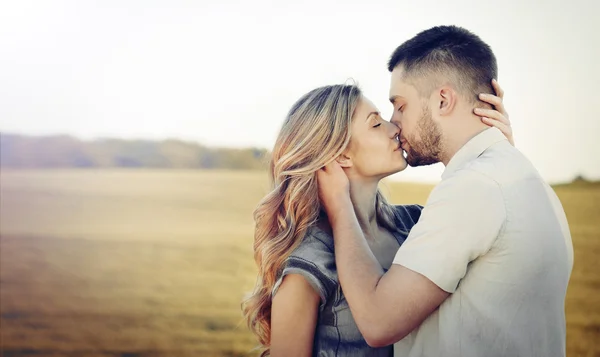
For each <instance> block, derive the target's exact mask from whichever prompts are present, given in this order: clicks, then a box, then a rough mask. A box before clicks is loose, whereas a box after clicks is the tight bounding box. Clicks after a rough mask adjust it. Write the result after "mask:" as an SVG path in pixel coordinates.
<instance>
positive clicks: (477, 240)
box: [394, 128, 573, 357]
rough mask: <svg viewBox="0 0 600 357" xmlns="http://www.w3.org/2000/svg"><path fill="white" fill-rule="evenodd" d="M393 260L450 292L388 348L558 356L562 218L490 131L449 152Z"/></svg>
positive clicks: (533, 175)
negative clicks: (445, 163) (416, 220)
mask: <svg viewBox="0 0 600 357" xmlns="http://www.w3.org/2000/svg"><path fill="white" fill-rule="evenodd" d="M394 264H400V265H402V266H404V267H406V268H408V269H411V270H413V271H415V272H417V273H420V274H422V275H424V276H425V277H427V278H428V279H429V280H431V281H432V282H433V283H435V284H436V285H438V286H439V287H440V288H441V289H443V290H445V291H447V292H450V293H452V294H451V295H450V296H449V297H448V298H447V299H446V300H445V301H444V302H443V303H442V304H441V305H440V307H439V309H437V310H436V311H435V312H434V313H433V314H432V315H431V316H429V317H428V318H427V319H426V320H425V321H424V322H423V324H421V326H420V327H418V328H417V329H415V330H414V331H413V332H412V333H410V334H409V335H408V336H406V337H405V338H404V339H402V340H401V341H399V342H397V343H396V344H395V345H394V351H395V352H394V353H395V356H401V357H413V356H415V357H416V356H419V357H421V356H427V357H429V356H431V357H434V356H446V357H454V356H457V357H458V356H461V357H469V356H474V357H475V356H476V357H483V356H485V357H495V356H507V357H508V356H510V357H517V356H527V357H532V356H540V357H552V356H565V348H566V342H565V339H566V323H565V310H564V302H565V294H566V290H567V284H568V281H569V277H570V274H571V269H572V266H573V246H572V243H571V235H570V233H569V227H568V224H567V219H566V216H565V213H564V210H563V208H562V205H561V203H560V201H559V199H558V197H557V196H556V194H555V193H554V191H553V190H552V188H551V187H550V186H548V184H546V183H545V182H544V181H543V179H542V178H541V177H540V175H539V173H538V172H537V171H536V169H535V168H534V167H533V166H532V165H531V163H530V162H529V161H528V160H527V159H526V158H525V157H524V156H523V154H521V153H520V152H519V151H518V150H517V149H516V148H514V147H513V146H512V145H510V143H509V142H508V141H507V140H506V138H505V137H504V135H503V134H502V133H501V132H500V131H499V130H498V129H496V128H490V129H487V130H485V131H483V132H482V133H480V134H478V135H477V136H475V137H474V138H473V139H471V140H470V141H469V142H468V143H467V144H465V145H464V146H463V147H462V148H461V149H460V150H459V151H458V152H457V153H456V155H455V156H454V157H453V158H452V160H451V161H450V162H449V164H448V166H447V167H446V169H445V171H444V174H443V176H442V181H441V183H440V184H439V185H438V186H437V187H436V188H435V189H434V190H433V191H432V193H431V195H430V197H429V199H428V201H427V204H426V205H425V208H424V209H423V212H422V214H421V218H420V219H419V222H418V223H417V224H416V225H415V226H414V227H413V229H412V230H411V232H410V235H409V236H408V238H407V240H406V241H405V243H404V244H403V245H402V247H401V248H400V249H399V250H398V253H397V254H396V257H395V259H394Z"/></svg>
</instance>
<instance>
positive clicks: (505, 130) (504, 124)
mask: <svg viewBox="0 0 600 357" xmlns="http://www.w3.org/2000/svg"><path fill="white" fill-rule="evenodd" d="M492 87H494V91H495V92H496V95H492V94H487V93H481V94H479V99H480V100H481V101H483V102H486V103H488V104H491V105H492V106H493V107H494V109H483V108H475V110H474V111H473V112H474V113H475V115H478V116H480V117H481V121H482V122H484V123H485V124H487V125H489V126H493V127H496V128H498V129H500V131H501V132H502V134H504V136H506V138H507V139H508V141H509V142H510V143H511V144H512V145H513V146H514V145H515V139H514V138H513V131H512V127H511V126H510V120H508V113H507V112H506V108H504V102H503V99H504V91H503V90H502V88H500V85H499V84H498V81H496V80H495V79H492Z"/></svg>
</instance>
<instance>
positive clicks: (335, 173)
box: [317, 160, 352, 222]
mask: <svg viewBox="0 0 600 357" xmlns="http://www.w3.org/2000/svg"><path fill="white" fill-rule="evenodd" d="M317 183H318V186H319V199H320V201H321V204H322V205H323V208H325V211H326V212H327V216H328V217H329V221H330V222H331V220H332V219H335V216H336V214H337V213H339V211H340V209H342V208H344V207H345V205H347V204H348V203H350V206H352V202H351V201H350V181H349V180H348V176H346V173H345V172H344V169H342V167H341V166H340V164H338V163H337V161H335V160H334V161H332V162H331V163H329V164H327V165H325V167H323V168H321V169H320V170H319V171H317Z"/></svg>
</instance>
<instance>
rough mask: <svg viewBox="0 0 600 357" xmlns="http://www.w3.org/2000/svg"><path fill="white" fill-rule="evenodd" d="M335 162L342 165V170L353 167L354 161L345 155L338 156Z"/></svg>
mask: <svg viewBox="0 0 600 357" xmlns="http://www.w3.org/2000/svg"><path fill="white" fill-rule="evenodd" d="M335 161H337V163H338V164H340V166H341V167H342V168H348V167H352V159H351V158H350V157H348V155H346V154H345V153H344V154H341V155H340V156H338V157H337V158H336V159H335Z"/></svg>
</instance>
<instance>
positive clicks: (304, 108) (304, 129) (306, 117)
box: [242, 85, 395, 356]
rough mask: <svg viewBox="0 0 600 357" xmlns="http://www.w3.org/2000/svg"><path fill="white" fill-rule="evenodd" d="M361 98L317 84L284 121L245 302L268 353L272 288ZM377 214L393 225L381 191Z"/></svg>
mask: <svg viewBox="0 0 600 357" xmlns="http://www.w3.org/2000/svg"><path fill="white" fill-rule="evenodd" d="M361 98H362V94H361V91H360V89H359V88H358V87H357V86H355V85H332V86H325V87H321V88H317V89H314V90H312V91H310V92H309V93H307V94H305V95H304V96H303V97H302V98H300V100H298V101H297V102H296V103H295V104H294V105H293V107H292V109H291V110H290V112H289V113H288V115H287V118H286V120H285V121H284V123H283V126H282V128H281V131H280V132H279V136H278V137H277V141H276V142H275V147H274V148H273V152H272V157H271V160H270V163H269V171H270V172H269V173H270V178H271V191H270V192H269V193H268V194H267V195H266V196H265V197H264V198H263V199H262V201H261V202H260V203H259V204H258V207H257V208H256V210H255V211H254V221H255V231H254V260H255V261H256V264H257V266H258V278H257V282H256V286H255V288H254V291H253V292H252V294H251V295H250V296H249V297H248V298H247V299H246V300H244V302H243V303H242V311H243V314H244V318H245V319H246V322H247V323H248V326H249V327H250V329H251V330H252V332H253V333H254V334H255V335H256V336H257V337H258V341H259V343H260V344H261V347H262V348H263V350H264V351H263V353H262V356H268V355H269V353H270V351H269V346H270V340H271V302H272V296H271V294H272V290H273V286H274V284H275V282H276V281H277V279H278V275H279V274H280V272H281V270H282V269H283V267H284V263H285V260H286V259H287V258H288V257H289V255H290V254H291V253H292V251H293V250H294V249H295V248H296V247H297V246H298V245H299V244H300V242H301V241H302V238H303V237H304V235H305V234H306V231H307V229H308V228H309V227H310V226H311V225H313V224H315V223H316V222H317V220H318V218H319V215H320V212H321V209H320V204H319V197H318V190H317V177H316V172H317V170H319V169H320V168H322V167H323V166H325V165H326V164H328V163H329V162H331V161H332V160H334V159H335V158H337V157H338V156H339V155H341V154H342V153H343V152H344V150H345V149H346V148H347V146H348V143H349V142H350V135H351V133H350V128H351V123H352V116H353V113H354V111H355V110H356V107H357V106H358V103H359V101H360V100H361ZM376 200H377V202H376V210H377V220H378V222H379V223H380V224H382V225H383V226H385V227H387V228H389V229H391V230H393V229H395V228H394V226H395V224H394V218H393V217H394V213H393V210H392V208H391V207H390V206H389V205H388V204H387V202H386V201H385V199H384V197H383V195H382V194H381V193H380V192H379V191H377V199H376Z"/></svg>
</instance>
